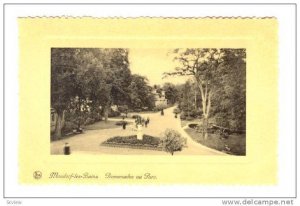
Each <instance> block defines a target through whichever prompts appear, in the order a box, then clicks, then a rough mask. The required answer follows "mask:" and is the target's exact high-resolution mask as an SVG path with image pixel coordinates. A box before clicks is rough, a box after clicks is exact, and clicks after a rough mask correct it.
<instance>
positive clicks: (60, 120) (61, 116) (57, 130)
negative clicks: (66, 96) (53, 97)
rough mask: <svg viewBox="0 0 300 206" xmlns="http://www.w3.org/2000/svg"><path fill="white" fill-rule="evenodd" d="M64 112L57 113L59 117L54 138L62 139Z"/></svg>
mask: <svg viewBox="0 0 300 206" xmlns="http://www.w3.org/2000/svg"><path fill="white" fill-rule="evenodd" d="M63 114H64V113H63V112H58V113H57V119H56V123H55V135H54V138H55V140H57V139H60V138H61V129H62V127H63V121H64V120H63V116H64V115H63Z"/></svg>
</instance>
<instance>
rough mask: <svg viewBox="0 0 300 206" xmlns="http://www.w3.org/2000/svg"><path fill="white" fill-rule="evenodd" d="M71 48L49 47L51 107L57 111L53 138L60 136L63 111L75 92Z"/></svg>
mask: <svg viewBox="0 0 300 206" xmlns="http://www.w3.org/2000/svg"><path fill="white" fill-rule="evenodd" d="M75 52H76V51H75V50H73V49H55V48H54V49H51V107H52V108H54V109H55V111H56V113H57V121H56V124H55V132H54V139H59V138H61V129H62V126H63V125H62V122H63V121H64V112H65V110H66V109H67V108H68V106H69V103H70V99H71V98H72V97H74V96H75V95H74V93H76V90H77V85H76V74H75V73H76V64H75V59H74V54H75Z"/></svg>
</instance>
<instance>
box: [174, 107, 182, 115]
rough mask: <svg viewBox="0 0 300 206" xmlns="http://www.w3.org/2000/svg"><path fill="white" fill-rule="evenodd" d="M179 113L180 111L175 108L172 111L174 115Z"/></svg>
mask: <svg viewBox="0 0 300 206" xmlns="http://www.w3.org/2000/svg"><path fill="white" fill-rule="evenodd" d="M180 112H181V110H180V109H179V108H178V107H177V108H175V109H174V110H173V113H174V114H179V113H180Z"/></svg>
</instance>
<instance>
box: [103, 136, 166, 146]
mask: <svg viewBox="0 0 300 206" xmlns="http://www.w3.org/2000/svg"><path fill="white" fill-rule="evenodd" d="M160 141H161V140H160V138H158V137H153V136H150V135H143V139H141V140H140V139H137V136H136V135H131V136H116V137H112V138H109V139H107V140H106V141H105V142H103V144H105V143H109V144H112V143H115V144H130V145H152V146H156V147H157V146H158V145H159V144H160Z"/></svg>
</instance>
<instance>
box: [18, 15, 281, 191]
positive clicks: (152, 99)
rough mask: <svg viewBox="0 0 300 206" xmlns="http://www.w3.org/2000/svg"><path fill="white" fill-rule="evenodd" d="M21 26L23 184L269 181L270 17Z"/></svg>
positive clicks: (40, 21) (273, 24)
mask: <svg viewBox="0 0 300 206" xmlns="http://www.w3.org/2000/svg"><path fill="white" fill-rule="evenodd" d="M18 21H19V49H20V64H19V66H20V68H19V76H20V99H19V101H20V113H19V116H20V129H19V135H20V136H19V141H20V144H19V166H20V168H19V169H20V171H19V177H20V179H19V180H20V182H21V183H23V184H218V185H224V184H226V185H228V184H232V185H271V184H276V182H277V178H276V177H277V159H276V153H277V129H276V128H277V110H278V108H277V107H278V103H277V97H278V94H277V75H278V74H277V55H278V54H277V48H278V45H277V44H278V43H277V26H278V25H277V20H276V18H213V17H212V18H209V17H207V18H89V17H84V18H75V17H74V18H72V17H68V18H65V17H63V18H62V17H52V18H47V17H45V18H19V20H18Z"/></svg>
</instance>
